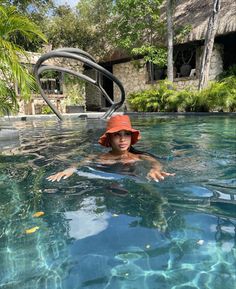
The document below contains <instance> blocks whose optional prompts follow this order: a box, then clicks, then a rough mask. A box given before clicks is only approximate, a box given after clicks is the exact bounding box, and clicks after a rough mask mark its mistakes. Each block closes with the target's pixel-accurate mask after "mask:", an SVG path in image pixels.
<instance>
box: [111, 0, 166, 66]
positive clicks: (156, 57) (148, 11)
mask: <svg viewBox="0 0 236 289" xmlns="http://www.w3.org/2000/svg"><path fill="white" fill-rule="evenodd" d="M162 2H163V1H162V0H118V1H116V2H115V5H114V10H113V18H112V21H111V27H110V29H111V34H110V36H111V39H112V41H113V43H114V46H116V47H119V48H120V49H124V50H125V51H126V52H128V53H131V54H134V55H143V56H144V57H145V60H146V61H149V62H153V63H155V64H158V65H159V64H160V66H164V65H165V64H164V63H166V56H167V54H166V51H165V49H164V48H163V43H164V41H163V40H164V38H165V23H164V22H163V20H162V19H161V18H160V7H161V4H162Z"/></svg>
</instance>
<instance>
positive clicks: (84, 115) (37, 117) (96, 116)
mask: <svg viewBox="0 0 236 289" xmlns="http://www.w3.org/2000/svg"><path fill="white" fill-rule="evenodd" d="M113 114H127V115H130V116H236V112H131V111H129V112H125V113H124V112H115V113H113ZM103 115H104V112H83V113H66V114H63V115H62V116H63V119H71V118H81V119H86V118H87V119H100V118H101V117H102V116H103ZM50 119H57V116H56V115H55V114H36V115H19V116H3V117H0V123H1V120H3V121H27V120H50Z"/></svg>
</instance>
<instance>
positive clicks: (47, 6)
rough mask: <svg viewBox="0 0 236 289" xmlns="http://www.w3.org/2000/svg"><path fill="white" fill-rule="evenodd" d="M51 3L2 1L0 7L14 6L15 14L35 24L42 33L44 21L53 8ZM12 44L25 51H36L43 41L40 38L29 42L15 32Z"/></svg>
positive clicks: (49, 0) (40, 1)
mask: <svg viewBox="0 0 236 289" xmlns="http://www.w3.org/2000/svg"><path fill="white" fill-rule="evenodd" d="M53 2H54V1H53V0H34V1H32V0H5V1H4V0H3V1H1V5H3V6H5V7H9V6H15V8H16V11H17V13H19V14H21V15H24V16H25V17H27V18H28V19H30V20H31V21H32V22H34V23H35V24H36V26H37V29H39V28H40V29H41V30H42V31H43V30H44V27H45V25H46V19H47V17H48V15H50V14H51V13H52V10H53V8H54V3H53ZM14 42H15V43H16V44H17V45H19V46H21V47H22V48H24V49H25V50H27V51H38V50H39V49H40V48H41V47H42V45H43V42H44V41H43V40H42V39H41V38H40V37H34V38H32V39H30V40H29V39H28V38H25V37H22V34H21V33H18V32H16V34H15V35H14Z"/></svg>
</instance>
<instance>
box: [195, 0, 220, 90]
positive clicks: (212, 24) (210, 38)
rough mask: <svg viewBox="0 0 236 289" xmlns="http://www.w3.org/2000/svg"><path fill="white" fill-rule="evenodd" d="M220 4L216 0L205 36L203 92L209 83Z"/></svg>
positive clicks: (199, 87) (202, 68) (202, 71)
mask: <svg viewBox="0 0 236 289" xmlns="http://www.w3.org/2000/svg"><path fill="white" fill-rule="evenodd" d="M220 4H221V0H214V6H213V11H212V14H211V16H210V18H209V22H208V27H207V32H206V36H205V42H204V50H203V54H202V60H201V69H200V76H199V83H198V90H202V89H203V88H204V87H206V85H207V83H208V78H209V70H210V62H211V55H212V51H213V46H214V40H215V34H216V31H217V27H218V19H219V12H220Z"/></svg>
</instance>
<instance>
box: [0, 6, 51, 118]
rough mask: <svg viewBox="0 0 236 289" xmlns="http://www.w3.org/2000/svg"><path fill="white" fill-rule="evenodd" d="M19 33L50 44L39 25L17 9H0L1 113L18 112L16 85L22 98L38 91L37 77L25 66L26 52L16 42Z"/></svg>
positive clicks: (26, 37)
mask: <svg viewBox="0 0 236 289" xmlns="http://www.w3.org/2000/svg"><path fill="white" fill-rule="evenodd" d="M16 34H18V35H21V36H22V37H24V38H25V39H28V40H29V41H30V40H32V39H34V37H39V38H41V39H42V40H44V41H46V38H45V36H44V35H43V33H42V32H41V31H40V30H39V29H38V27H37V25H35V24H34V23H33V22H31V21H30V20H29V19H28V18H27V17H25V16H22V15H20V14H19V13H18V12H17V10H16V8H15V7H14V6H9V7H8V6H2V5H1V6H0V79H1V81H0V100H1V102H0V114H5V113H6V112H7V113H9V112H10V111H13V110H17V92H16V86H17V87H18V90H19V92H20V95H21V97H22V98H25V99H27V98H29V97H30V95H31V89H34V88H35V81H34V78H33V76H32V75H31V74H30V73H29V72H28V70H27V69H26V67H24V66H23V65H22V64H21V59H22V57H25V58H26V59H27V54H26V52H25V51H24V50H23V49H22V47H21V46H19V45H17V43H16V42H15V36H16Z"/></svg>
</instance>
